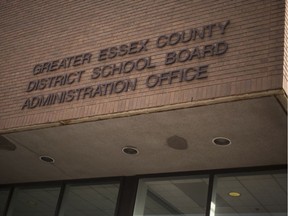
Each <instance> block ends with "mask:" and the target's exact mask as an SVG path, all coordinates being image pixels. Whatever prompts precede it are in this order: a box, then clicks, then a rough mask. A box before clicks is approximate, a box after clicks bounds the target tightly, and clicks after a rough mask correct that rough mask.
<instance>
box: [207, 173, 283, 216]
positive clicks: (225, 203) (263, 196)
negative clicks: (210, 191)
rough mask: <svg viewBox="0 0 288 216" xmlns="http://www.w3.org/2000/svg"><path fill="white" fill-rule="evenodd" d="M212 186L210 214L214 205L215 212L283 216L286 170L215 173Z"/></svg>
mask: <svg viewBox="0 0 288 216" xmlns="http://www.w3.org/2000/svg"><path fill="white" fill-rule="evenodd" d="M214 190H215V191H216V193H215V194H216V196H215V195H214V199H215V200H214V203H215V205H214V203H213V204H212V205H211V209H212V214H211V215H213V209H215V210H214V211H215V215H216V216H236V215H237V216H241V215H243V216H244V215H245V216H247V215H255V216H256V215H259V216H260V215H261V216H268V215H273V216H286V212H287V198H286V196H287V176H286V173H280V172H270V173H267V172H265V173H264V172H261V173H253V174H241V175H229V176H228V175H226V176H217V177H216V179H215V189H214ZM212 207H213V208H212Z"/></svg>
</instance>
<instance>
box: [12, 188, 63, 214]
mask: <svg viewBox="0 0 288 216" xmlns="http://www.w3.org/2000/svg"><path fill="white" fill-rule="evenodd" d="M59 192H60V187H43V188H16V189H15V190H14V193H13V196H12V201H11V202H12V203H11V205H10V208H9V211H8V216H39V215H41V216H54V214H55V210H56V205H57V201H58V197H59Z"/></svg>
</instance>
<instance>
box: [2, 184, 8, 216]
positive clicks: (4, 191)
mask: <svg viewBox="0 0 288 216" xmlns="http://www.w3.org/2000/svg"><path fill="white" fill-rule="evenodd" d="M8 196H9V189H0V216H4V210H5V207H6V204H7V199H8Z"/></svg>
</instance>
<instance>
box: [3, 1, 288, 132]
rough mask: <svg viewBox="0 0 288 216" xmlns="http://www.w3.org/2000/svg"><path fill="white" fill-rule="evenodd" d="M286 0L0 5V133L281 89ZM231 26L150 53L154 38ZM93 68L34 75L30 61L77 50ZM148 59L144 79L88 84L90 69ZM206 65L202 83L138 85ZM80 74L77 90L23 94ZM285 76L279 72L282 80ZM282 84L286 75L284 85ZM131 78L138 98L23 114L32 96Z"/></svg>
mask: <svg viewBox="0 0 288 216" xmlns="http://www.w3.org/2000/svg"><path fill="white" fill-rule="evenodd" d="M284 13H285V5H284V0H283V1H278V0H264V1H260V0H251V1H244V0H243V1H240V0H239V1H226V0H220V1H212V0H211V1H205V2H203V1H200V0H199V1H198V0H194V1H188V0H187V1H185V0H183V1H164V0H163V1H162V0H159V1H140V0H139V1H92V0H90V1H89V0H87V1H56V0H55V1H19V0H9V1H4V0H2V1H0V14H1V19H0V29H1V32H0V45H1V52H0V64H1V77H0V91H1V95H0V97H1V98H0V131H4V132H5V130H9V129H11V128H12V129H13V128H18V127H24V126H32V125H37V124H47V123H55V122H59V121H65V120H69V119H77V118H85V117H89V116H101V115H107V114H114V113H121V112H128V111H131V110H141V109H147V108H155V107H159V106H167V105H173V104H180V103H186V102H191V101H193V102H195V101H201V100H208V99H213V98H219V97H228V96H236V95H241V94H247V93H252V92H261V91H267V90H271V89H281V88H282V82H283V52H284V47H283V44H284V17H285V16H284ZM226 20H230V24H229V25H228V26H227V28H226V30H225V34H223V35H221V34H220V33H219V31H218V32H216V31H215V34H213V36H212V37H211V38H208V37H205V38H204V39H196V40H195V41H190V42H188V43H178V44H177V45H175V46H166V47H164V48H162V49H160V48H157V47H156V45H155V43H156V40H157V38H158V37H159V36H160V35H163V34H165V35H169V34H171V33H173V32H181V31H184V30H186V31H188V30H189V29H191V28H198V27H202V26H204V25H208V24H212V23H218V22H224V21H226ZM143 39H149V40H150V41H149V43H148V51H144V52H139V53H136V54H132V55H125V56H123V57H119V56H117V57H116V58H114V59H111V60H104V61H98V55H99V52H100V50H102V49H105V48H109V47H113V46H118V45H121V44H129V43H131V42H134V41H140V40H143ZM218 41H225V42H227V43H228V45H229V49H228V51H227V52H226V53H225V54H223V55H219V56H211V57H210V56H209V57H205V58H202V59H199V60H198V59H195V60H194V59H193V60H192V61H187V62H185V63H175V64H173V65H164V60H165V55H166V53H168V52H172V51H179V50H181V49H184V48H193V47H195V46H202V45H206V44H213V43H215V42H218ZM86 52H90V53H92V54H93V56H92V60H91V63H89V64H84V65H81V66H77V67H70V68H67V69H61V70H56V71H54V72H51V73H43V74H38V75H33V73H32V70H33V67H34V66H35V65H36V64H39V63H43V62H48V61H53V60H57V59H63V58H64V57H69V56H75V55H78V54H81V53H86ZM149 56H151V58H152V62H153V63H155V64H156V65H157V66H156V67H155V68H154V69H145V70H143V71H141V72H138V71H132V72H131V73H129V74H121V75H114V76H111V77H107V78H98V79H96V80H92V79H91V78H90V76H91V71H92V69H93V68H94V67H98V66H103V65H108V64H117V63H120V62H126V61H129V60H136V59H139V58H142V57H149ZM206 64H207V65H209V66H208V78H206V79H201V80H193V81H192V82H182V83H178V82H177V83H173V84H171V85H168V84H163V85H162V86H156V87H155V88H151V89H149V88H147V87H146V86H145V85H144V83H145V79H146V78H147V77H148V76H149V75H151V74H160V73H163V72H168V71H172V70H176V69H181V68H188V67H196V66H199V65H206ZM79 70H85V73H84V75H83V77H82V80H81V82H80V83H74V84H72V85H68V86H58V87H55V88H50V89H44V90H37V91H32V92H26V88H27V85H28V83H29V82H30V81H32V80H36V79H41V78H47V77H50V76H56V75H60V74H65V73H71V72H76V71H79ZM284 75H285V74H284ZM285 77H286V79H287V74H286V76H284V79H285ZM127 78H131V79H133V78H137V79H138V84H137V88H136V90H135V91H128V92H123V93H120V94H112V95H107V96H101V97H99V96H96V97H95V98H90V99H85V100H79V101H73V102H70V103H63V104H54V105H51V106H45V107H36V108H35V109H25V110H21V107H22V106H23V103H24V102H25V100H26V99H27V98H29V97H32V96H36V95H41V94H44V95H47V94H50V93H55V92H60V91H66V90H70V89H75V88H81V87H84V86H85V87H86V86H93V85H94V86H95V85H96V84H98V83H104V82H112V81H115V80H121V79H127Z"/></svg>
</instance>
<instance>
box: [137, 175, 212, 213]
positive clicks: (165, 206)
mask: <svg viewBox="0 0 288 216" xmlns="http://www.w3.org/2000/svg"><path fill="white" fill-rule="evenodd" d="M208 182H209V179H208V177H206V176H205V177H203V176H201V177H181V178H158V179H143V180H141V181H140V182H139V186H138V191H137V198H136V204H135V208H134V215H135V216H142V215H147V216H148V215H149V216H152V215H183V216H184V215H185V216H190V215H191V216H192V215H197V216H202V215H205V211H206V204H207V194H208Z"/></svg>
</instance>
